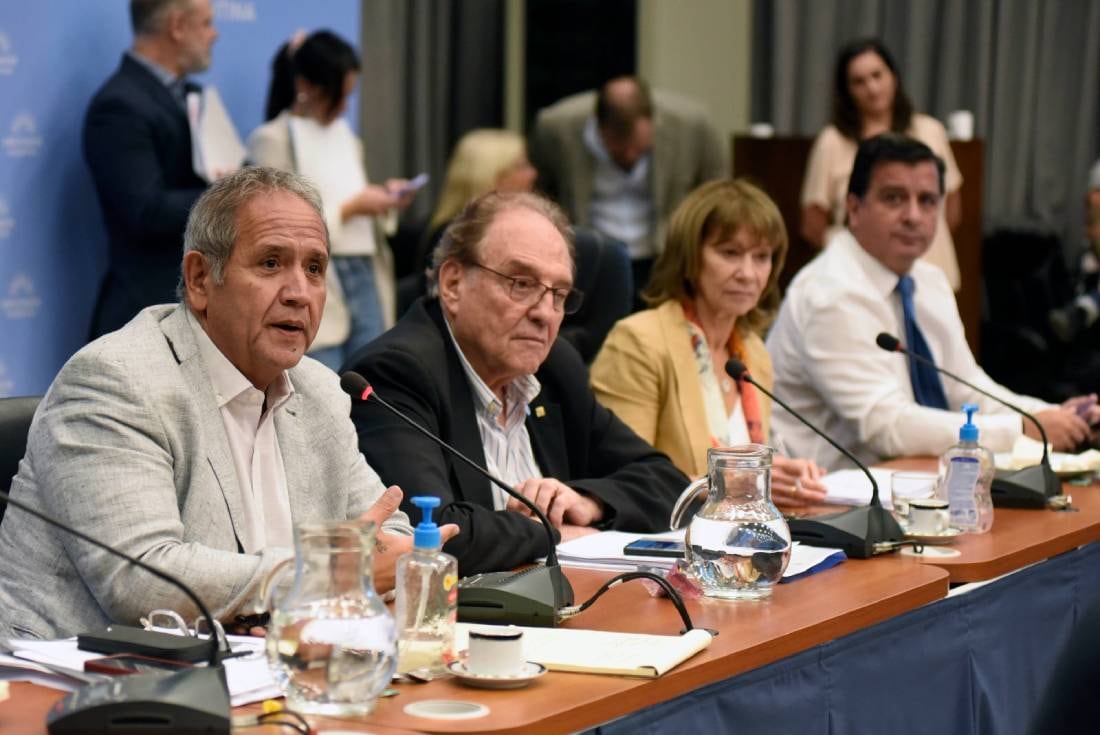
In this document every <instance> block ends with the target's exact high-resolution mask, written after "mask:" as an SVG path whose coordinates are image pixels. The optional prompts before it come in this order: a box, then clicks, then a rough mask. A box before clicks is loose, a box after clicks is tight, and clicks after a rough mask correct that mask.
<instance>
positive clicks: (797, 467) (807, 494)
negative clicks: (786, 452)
mask: <svg viewBox="0 0 1100 735" xmlns="http://www.w3.org/2000/svg"><path fill="white" fill-rule="evenodd" d="M824 474H825V470H823V469H821V468H820V467H818V466H817V465H816V464H814V463H813V462H811V461H810V460H808V459H791V458H789V457H784V456H782V455H779V454H777V455H775V457H774V458H773V459H772V500H774V501H775V504H776V505H778V506H780V507H783V508H801V507H803V506H807V505H816V504H817V503H824V502H825V485H823V484H822V483H821V476H822V475H824Z"/></svg>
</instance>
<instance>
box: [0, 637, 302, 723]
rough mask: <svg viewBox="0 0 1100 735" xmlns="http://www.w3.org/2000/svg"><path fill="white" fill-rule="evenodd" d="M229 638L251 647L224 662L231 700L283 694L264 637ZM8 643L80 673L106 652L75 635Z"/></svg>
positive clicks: (22, 653) (27, 655)
mask: <svg viewBox="0 0 1100 735" xmlns="http://www.w3.org/2000/svg"><path fill="white" fill-rule="evenodd" d="M227 638H228V640H229V645H230V648H232V649H233V650H234V651H240V650H247V651H248V654H246V655H244V656H240V657H237V658H229V659H226V660H225V661H224V663H223V665H224V666H225V678H226V681H227V683H228V686H229V701H230V703H231V704H232V705H233V706H234V707H237V706H240V705H242V704H250V703H252V702H262V701H263V700H265V699H270V698H271V697H281V696H283V692H282V689H280V688H279V686H278V685H277V684H276V683H275V679H274V678H273V677H272V675H271V670H270V669H269V668H268V665H267V657H266V656H265V655H264V640H263V639H262V638H255V637H252V636H235V635H231V636H227ZM8 646H9V647H10V648H11V649H12V656H14V657H16V658H17V659H23V660H25V661H33V662H37V663H41V664H44V665H45V666H48V667H52V668H54V669H57V670H58V671H63V670H66V669H67V670H69V671H72V672H77V673H80V674H81V675H83V672H84V662H85V661H89V660H91V659H93V658H102V657H103V656H104V655H105V654H102V653H93V652H91V651H81V650H80V649H78V648H77V647H76V638H63V639H61V640H46V641H43V640H23V639H18V638H12V639H9V640H8ZM3 666H4V662H3V660H0V669H2V668H3ZM40 671H41V670H40ZM45 671H50V669H45ZM55 688H56V687H55Z"/></svg>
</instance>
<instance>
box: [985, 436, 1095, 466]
mask: <svg viewBox="0 0 1100 735" xmlns="http://www.w3.org/2000/svg"><path fill="white" fill-rule="evenodd" d="M1048 456H1049V457H1050V468H1051V469H1052V470H1054V471H1055V472H1056V473H1058V474H1059V475H1074V474H1082V473H1085V472H1095V471H1097V470H1100V452H1098V451H1096V450H1095V449H1090V450H1088V451H1087V452H1081V453H1080V454H1065V453H1063V452H1055V451H1051V452H1049V454H1048ZM1042 459H1043V443H1042V442H1039V441H1036V440H1034V439H1032V438H1031V437H1028V436H1023V435H1021V436H1019V437H1017V439H1016V444H1015V445H1013V447H1012V451H1011V452H1001V453H999V454H996V455H994V464H996V465H997V469H999V470H1022V469H1023V468H1024V467H1033V466H1035V465H1037V464H1039V462H1041V461H1042Z"/></svg>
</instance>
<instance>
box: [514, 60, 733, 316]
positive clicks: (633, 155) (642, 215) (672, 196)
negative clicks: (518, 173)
mask: <svg viewBox="0 0 1100 735" xmlns="http://www.w3.org/2000/svg"><path fill="white" fill-rule="evenodd" d="M528 145H529V148H530V155H531V162H532V163H533V164H534V165H535V168H537V169H538V172H539V180H538V187H539V188H540V190H541V191H543V192H545V193H546V194H547V195H548V196H549V197H550V198H552V199H554V200H555V201H556V202H557V203H558V204H560V205H561V206H562V207H563V208H564V209H565V211H566V213H567V214H568V215H569V218H570V220H572V221H573V222H575V223H576V224H578V225H583V226H585V227H592V228H594V229H596V230H598V231H600V232H602V233H604V234H605V235H607V236H608V237H613V238H615V239H616V240H620V241H622V242H625V243H626V244H627V247H628V248H629V250H630V257H631V260H632V261H633V264H634V286H635V289H636V290H637V291H639V292H640V291H641V290H642V289H643V288H645V286H646V283H647V282H648V281H649V271H650V268H651V267H652V265H653V261H654V259H655V258H656V257H657V255H658V254H659V253H660V252H661V250H662V249H663V246H664V238H665V225H666V223H667V222H668V217H669V215H670V214H671V213H672V210H674V209H676V206H677V205H678V204H679V203H680V201H681V200H682V199H683V198H684V197H685V196H687V194H688V192H690V191H691V190H693V189H695V188H696V187H697V186H699V185H700V184H702V183H703V182H705V181H709V180H710V179H716V178H720V177H723V176H728V175H729V163H728V159H727V157H726V154H725V152H724V146H723V145H722V141H721V139H720V138H719V136H718V132H717V131H716V130H715V128H714V125H713V124H712V123H711V122H710V119H709V117H708V116H707V113H706V111H705V110H704V109H703V107H702V106H701V105H699V104H698V103H697V102H695V101H693V100H689V99H687V98H685V97H681V96H679V95H675V94H671V93H668V92H663V91H660V90H657V91H654V92H652V93H651V92H650V90H649V86H648V85H647V84H646V83H645V81H644V80H642V79H639V78H638V77H631V76H626V77H616V78H615V79H612V80H610V81H608V82H607V83H606V84H604V85H603V86H602V87H601V88H600V89H599V90H598V91H588V92H582V93H580V94H575V95H573V96H571V97H566V98H565V99H562V100H559V101H558V102H555V103H554V104H553V105H551V106H549V107H547V108H545V109H543V110H540V111H539V114H538V118H537V119H536V120H535V126H534V129H533V131H532V132H531V136H530V141H529V143H528ZM639 303H640V302H639Z"/></svg>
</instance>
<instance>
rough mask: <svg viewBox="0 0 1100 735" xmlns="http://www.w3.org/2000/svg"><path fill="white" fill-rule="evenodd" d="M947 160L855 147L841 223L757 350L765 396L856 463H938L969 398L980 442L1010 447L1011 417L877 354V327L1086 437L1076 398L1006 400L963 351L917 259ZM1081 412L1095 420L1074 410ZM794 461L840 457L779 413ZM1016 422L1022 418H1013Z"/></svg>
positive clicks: (947, 303) (939, 287) (884, 146)
mask: <svg viewBox="0 0 1100 735" xmlns="http://www.w3.org/2000/svg"><path fill="white" fill-rule="evenodd" d="M943 176H944V164H943V161H942V160H941V159H939V158H938V157H937V156H936V155H935V154H934V153H933V152H932V151H931V149H929V148H928V147H927V146H926V145H924V144H923V143H920V142H918V141H916V140H913V139H911V138H907V137H905V136H902V135H899V134H896V133H886V134H882V135H879V136H876V137H874V138H870V139H868V140H865V141H863V142H862V143H861V144H860V146H859V151H858V153H857V154H856V160H855V165H854V167H853V169H852V175H851V178H850V179H849V183H848V200H847V205H846V206H847V220H848V228H847V229H845V230H841V231H840V232H838V233H837V235H836V236H834V237H833V239H832V240H831V241H830V243H829V245H828V247H827V248H826V249H825V251H824V252H823V253H822V254H820V255H819V256H818V257H817V258H816V259H814V261H813V262H811V263H810V264H809V265H808V266H806V267H805V268H803V269H802V270H801V271H800V272H799V274H798V275H797V276H796V277H795V279H794V280H793V281H792V282H791V285H790V288H788V290H787V295H786V298H785V299H784V301H783V305H782V307H781V308H780V311H779V317H778V319H777V320H776V323H775V326H774V327H773V328H772V331H771V333H770V334H769V336H768V340H767V346H768V351H769V352H770V353H771V356H772V360H773V362H774V363H775V391H776V393H777V394H778V395H779V396H780V397H781V398H783V399H785V400H787V401H789V402H790V404H791V406H792V407H793V408H794V409H795V410H797V411H799V412H800V413H802V415H803V416H805V417H806V418H807V419H809V420H810V421H811V422H813V423H814V424H816V425H817V426H819V427H820V428H821V429H822V430H824V431H825V433H827V434H829V435H830V436H832V437H833V438H834V439H835V440H836V441H837V442H839V443H840V444H842V445H844V446H847V447H849V448H851V450H852V451H853V452H854V453H855V454H856V456H858V457H859V458H860V459H861V460H864V461H866V462H868V463H872V462H878V461H881V460H884V459H888V458H890V457H897V456H905V455H910V456H912V455H939V454H941V453H943V452H944V451H945V450H946V449H947V448H948V447H949V446H951V445H952V444H954V443H955V442H956V440H957V437H958V432H959V427H960V426H961V425H962V423H963V422H964V418H963V415H962V413H961V412H960V410H959V409H960V408H961V406H962V404H964V403H971V402H972V403H977V404H979V406H980V407H981V413H979V414H978V415H977V416H976V417H975V421H976V423H977V424H978V426H979V427H980V430H981V443H982V444H983V445H985V446H987V447H988V448H989V449H991V450H993V451H995V452H1004V451H1010V450H1011V449H1012V446H1013V443H1014V442H1015V440H1016V437H1018V436H1019V435H1020V433H1021V430H1022V431H1023V432H1024V433H1026V434H1027V435H1029V436H1032V437H1033V438H1038V434H1037V432H1036V430H1035V428H1034V426H1033V425H1032V424H1031V422H1029V421H1025V420H1023V419H1022V418H1021V417H1020V416H1019V414H1017V413H1015V412H1013V411H1011V410H1010V409H1008V408H1006V407H1004V406H1002V405H1001V404H1000V403H997V402H995V401H993V400H990V399H988V398H986V397H984V396H982V395H980V394H978V393H976V392H974V391H972V390H970V389H969V388H967V387H966V386H964V385H962V384H961V383H958V382H957V381H954V380H951V379H950V378H946V377H944V378H941V376H940V375H939V374H938V373H937V372H935V371H934V370H932V369H931V368H929V367H925V366H923V365H921V364H920V363H917V362H916V361H910V360H907V359H906V358H905V357H904V356H902V355H898V354H890V353H888V352H885V351H883V350H881V349H879V348H878V347H877V346H876V344H875V338H876V336H877V335H878V334H879V333H880V332H888V333H890V334H892V335H894V336H896V337H898V338H899V339H900V340H901V342H902V344H903V345H904V346H905V347H906V348H908V349H909V350H911V351H913V352H915V353H918V354H924V355H925V356H926V357H929V358H931V359H932V360H934V361H935V362H936V364H937V365H941V366H943V367H944V368H945V369H947V370H950V371H951V372H953V373H955V374H957V375H960V376H962V377H963V378H965V379H966V380H969V381H970V382H972V383H975V384H976V385H979V386H981V387H982V388H983V389H985V390H988V391H989V392H991V393H994V394H996V395H999V396H1002V397H1003V398H1004V399H1005V400H1007V401H1009V402H1011V403H1014V404H1016V405H1018V406H1019V407H1021V408H1023V409H1024V410H1025V411H1029V412H1031V413H1033V414H1035V416H1036V418H1037V419H1038V420H1039V421H1040V422H1041V423H1042V424H1043V427H1044V428H1045V429H1046V431H1047V435H1048V437H1049V439H1050V441H1051V442H1052V443H1053V445H1054V447H1055V449H1058V450H1062V451H1065V450H1069V449H1073V448H1074V447H1076V446H1078V445H1079V444H1081V443H1082V442H1084V441H1085V440H1087V439H1088V436H1089V425H1088V423H1087V421H1086V420H1085V419H1083V418H1082V417H1081V416H1079V415H1078V412H1077V411H1076V410H1075V406H1076V401H1077V399H1075V400H1074V402H1071V403H1070V404H1068V405H1067V406H1064V407H1059V406H1052V405H1049V404H1047V403H1044V402H1043V401H1040V400H1038V399H1035V398H1029V397H1027V396H1020V395H1015V394H1013V393H1012V392H1011V391H1009V390H1008V389H1006V388H1004V387H1002V386H1000V385H997V384H996V383H995V382H993V380H992V379H991V378H990V377H989V376H988V375H986V374H985V372H984V371H982V369H981V368H980V367H979V366H978V364H977V362H976V361H975V359H974V355H973V354H971V352H970V348H969V347H968V346H967V343H966V338H965V336H964V334H963V326H962V322H961V320H960V319H959V312H958V308H957V307H956V305H955V296H954V293H953V292H952V290H951V286H950V285H949V284H948V282H947V279H946V277H945V276H944V274H943V271H941V270H939V269H938V268H935V267H934V266H930V265H928V264H927V263H925V262H922V261H919V260H918V258H920V257H921V255H923V254H924V252H925V251H926V250H927V249H928V247H929V244H930V243H931V241H932V237H933V235H934V234H935V228H936V219H937V215H938V213H939V208H940V207H941V206H942V202H943V192H944V187H943ZM1082 410H1083V412H1084V413H1086V415H1087V416H1088V418H1090V419H1092V418H1095V417H1094V416H1092V415H1091V414H1094V413H1096V409H1095V408H1093V409H1091V410H1089V409H1087V408H1086V407H1083V409H1082ZM773 421H774V424H775V426H776V427H777V429H778V430H779V431H780V432H781V433H782V434H783V436H784V438H785V439H786V440H787V443H788V445H789V446H790V448H791V451H792V452H793V453H795V454H796V455H797V456H802V457H809V458H811V459H813V460H814V461H816V462H817V463H818V464H820V465H822V466H825V467H827V468H829V469H837V468H840V467H843V466H845V465H846V464H847V461H846V460H845V459H844V458H843V457H842V455H840V453H839V452H837V451H836V450H835V449H833V448H832V447H830V446H829V445H828V444H827V443H826V442H825V440H824V439H821V438H820V437H818V436H817V435H816V434H814V433H812V432H811V431H810V430H809V429H807V428H806V427H804V426H803V425H802V424H801V423H799V422H798V421H797V420H796V419H794V418H792V417H790V416H789V415H787V414H786V413H785V412H778V413H776V414H775V415H774V416H773ZM1021 422H1023V423H1021Z"/></svg>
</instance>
